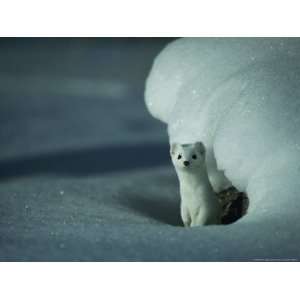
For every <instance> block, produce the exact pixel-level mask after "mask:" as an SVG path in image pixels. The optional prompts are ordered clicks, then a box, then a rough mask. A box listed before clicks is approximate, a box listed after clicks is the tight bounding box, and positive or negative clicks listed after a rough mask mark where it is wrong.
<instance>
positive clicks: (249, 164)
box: [145, 38, 300, 251]
mask: <svg viewBox="0 0 300 300" xmlns="http://www.w3.org/2000/svg"><path fill="white" fill-rule="evenodd" d="M299 83H300V40H299V39H295V38H289V39H288V38H184V39H179V40H176V41H174V42H172V43H170V44H169V45H168V46H167V47H166V48H165V49H164V50H163V51H162V52H161V53H160V54H159V55H158V57H157V58H156V59H155V62H154V65H153V68H152V70H151V73H150V75H149V77H148V79H147V85H146V92H145V97H146V104H147V107H148V109H149V111H150V112H151V114H152V115H153V116H154V117H156V118H158V119H160V120H162V121H163V122H165V123H167V124H168V133H169V138H170V142H179V143H188V142H195V141H203V142H204V143H205V145H206V147H207V149H208V151H209V158H208V165H209V168H210V172H211V173H215V174H217V176H218V177H219V178H222V176H223V171H224V172H225V176H226V178H227V179H229V180H230V182H232V184H233V185H234V186H235V187H237V188H238V189H239V190H241V191H246V192H247V194H248V196H249V198H250V207H249V212H248V215H247V216H246V217H244V218H243V219H242V220H240V221H239V222H237V224H235V225H234V226H232V227H236V229H237V226H240V228H242V227H243V226H248V227H247V230H249V231H251V233H250V234H251V236H253V235H254V234H258V232H260V233H263V235H264V238H265V239H266V240H267V241H269V242H274V243H275V242H277V241H280V243H281V247H282V248H283V249H286V248H288V247H289V245H286V243H285V242H286V241H284V235H286V234H288V233H293V238H291V240H289V244H294V243H295V244H298V243H299V234H298V232H299V221H298V220H299V212H300V210H299V208H300V204H299V203H300V189H299V183H300V180H299V178H300V176H299V175H300V159H299V157H300V155H299V154H300V84H299ZM214 160H215V161H216V164H214V163H212V161H214ZM216 167H217V169H218V170H220V173H219V174H218V173H217V172H218V170H217V169H216ZM222 184H223V183H222V180H221V179H220V180H219V181H217V182H214V185H215V189H216V190H218V189H222ZM268 222H270V223H268ZM253 224H259V227H256V226H254V225H253ZM270 224H272V225H273V230H271V231H269V229H270V228H269V227H268V226H272V225H270ZM284 225H286V226H284ZM282 226H284V227H282ZM278 227H280V228H282V230H284V235H283V236H282V235H280V234H279V233H278V232H277V231H276V229H277V228H278ZM220 230H222V229H220ZM209 231H210V230H209V229H208V230H207V232H209ZM234 232H235V231H232V234H234ZM240 232H242V231H240ZM224 234H225V232H224ZM226 234H227V233H226ZM270 235H271V236H270ZM232 238H233V239H241V238H242V237H241V236H237V235H235V234H234V235H233V236H232ZM243 238H244V239H248V236H247V234H246V232H245V233H244V234H243ZM275 239H276V241H275ZM277 239H278V240H277ZM267 241H266V242H267ZM270 251H271V250H270ZM283 251H284V250H283Z"/></svg>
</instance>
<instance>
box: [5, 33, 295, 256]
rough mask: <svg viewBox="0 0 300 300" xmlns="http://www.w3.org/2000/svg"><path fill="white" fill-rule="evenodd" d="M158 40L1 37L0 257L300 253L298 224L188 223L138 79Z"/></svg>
mask: <svg viewBox="0 0 300 300" xmlns="http://www.w3.org/2000/svg"><path fill="white" fill-rule="evenodd" d="M168 42H169V40H163V39H9V40H6V39H2V40H0V65H1V70H0V99H1V100H0V118H1V127H0V138H1V141H2V143H1V151H0V180H1V183H0V260H1V261H170V260H171V261H224V260H225V261H230V260H261V259H279V260H285V259H292V260H294V259H296V260H297V259H299V257H300V254H299V247H300V241H299V234H298V232H300V224H299V222H295V220H294V219H286V220H284V222H283V223H276V224H274V222H268V221H266V222H265V223H264V225H263V229H262V227H261V224H257V225H253V226H252V227H250V226H248V224H247V222H237V223H235V224H232V225H228V226H210V227H205V228H191V229H186V228H183V227H182V224H181V220H180V217H179V194H178V184H177V178H176V175H175V172H174V170H173V167H172V166H171V162H170V159H169V155H168V137H167V134H166V126H165V125H163V124H162V123H160V122H158V121H156V120H154V119H153V118H152V117H151V116H150V115H149V113H148V111H147V109H146V107H145V104H144V99H143V93H144V83H145V79H146V76H147V75H148V72H149V70H150V67H151V64H152V61H153V59H154V57H155V56H156V55H157V54H158V52H159V51H160V50H161V49H162V47H164V46H165V45H166V44H167V43H168Z"/></svg>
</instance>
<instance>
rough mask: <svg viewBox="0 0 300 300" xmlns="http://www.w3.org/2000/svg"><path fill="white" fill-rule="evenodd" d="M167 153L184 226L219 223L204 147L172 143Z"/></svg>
mask: <svg viewBox="0 0 300 300" xmlns="http://www.w3.org/2000/svg"><path fill="white" fill-rule="evenodd" d="M170 154H171V158H172V162H173V165H174V167H175V170H176V173H177V176H178V179H179V183H180V196H181V217H182V221H183V223H184V226H199V225H210V224H220V220H221V207H220V204H219V202H218V199H217V197H216V195H215V193H214V190H213V188H212V185H211V184H210V181H209V179H208V174H207V170H206V163H205V148H204V145H203V144H202V143H201V142H197V143H194V144H183V145H181V144H177V143H174V144H172V145H171V149H170Z"/></svg>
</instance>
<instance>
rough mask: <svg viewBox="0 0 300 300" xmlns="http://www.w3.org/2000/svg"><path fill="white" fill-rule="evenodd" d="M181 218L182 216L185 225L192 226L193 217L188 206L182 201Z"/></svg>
mask: <svg viewBox="0 0 300 300" xmlns="http://www.w3.org/2000/svg"><path fill="white" fill-rule="evenodd" d="M181 218H182V222H183V224H184V227H190V226H191V222H192V219H191V216H190V213H189V211H188V209H187V207H186V206H185V205H184V204H182V203H181Z"/></svg>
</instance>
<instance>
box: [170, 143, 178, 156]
mask: <svg viewBox="0 0 300 300" xmlns="http://www.w3.org/2000/svg"><path fill="white" fill-rule="evenodd" d="M177 145H178V144H177V143H172V144H171V147H170V153H171V154H174V153H175V151H176V148H177Z"/></svg>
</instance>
